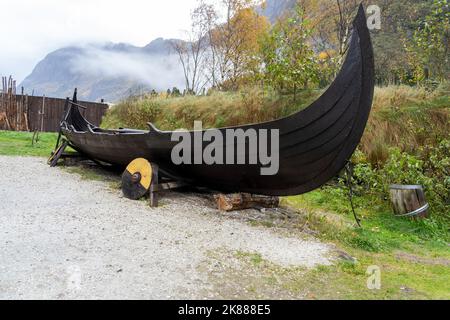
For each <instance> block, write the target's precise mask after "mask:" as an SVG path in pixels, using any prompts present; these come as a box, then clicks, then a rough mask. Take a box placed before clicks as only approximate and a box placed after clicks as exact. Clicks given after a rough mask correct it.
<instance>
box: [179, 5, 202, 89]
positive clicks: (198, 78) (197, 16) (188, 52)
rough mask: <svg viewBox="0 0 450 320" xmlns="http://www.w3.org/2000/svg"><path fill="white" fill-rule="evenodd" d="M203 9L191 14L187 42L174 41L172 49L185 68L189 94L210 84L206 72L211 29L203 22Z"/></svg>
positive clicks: (199, 8) (197, 9) (200, 8)
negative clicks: (208, 36)
mask: <svg viewBox="0 0 450 320" xmlns="http://www.w3.org/2000/svg"><path fill="white" fill-rule="evenodd" d="M202 9H203V7H202V6H199V7H198V8H196V9H195V10H194V11H193V12H192V13H191V19H192V25H191V30H190V31H188V32H186V34H187V41H180V40H174V41H172V48H173V49H174V50H175V52H176V53H177V55H178V58H179V61H180V63H181V66H182V67H183V72H184V78H185V83H186V92H187V93H188V94H195V93H196V92H199V91H200V90H202V89H203V88H204V87H205V85H206V84H207V82H208V79H205V77H207V75H206V73H205V70H206V64H207V63H206V61H207V59H208V53H209V43H208V40H207V35H208V32H209V30H210V29H209V26H208V25H207V24H206V23H205V21H204V20H203V19H204V15H203V12H202Z"/></svg>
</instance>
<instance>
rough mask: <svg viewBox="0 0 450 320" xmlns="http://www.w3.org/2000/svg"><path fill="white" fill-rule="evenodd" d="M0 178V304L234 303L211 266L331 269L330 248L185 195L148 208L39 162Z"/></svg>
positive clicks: (15, 161) (2, 163)
mask: <svg viewBox="0 0 450 320" xmlns="http://www.w3.org/2000/svg"><path fill="white" fill-rule="evenodd" d="M0 172H1V175H0V226H1V227H0V246H1V250H0V299H205V298H214V297H220V298H235V296H233V295H232V294H231V293H230V294H228V293H227V291H224V292H218V291H220V288H217V287H216V286H215V283H213V282H212V281H211V277H210V276H211V274H210V273H211V272H214V273H215V277H216V276H217V273H221V272H222V273H223V274H221V275H220V276H221V278H222V279H227V276H228V275H227V274H226V273H227V272H228V271H227V270H228V269H229V268H222V269H221V268H219V269H218V268H217V265H218V263H219V264H220V263H221V261H222V262H224V263H227V261H228V262H230V261H232V260H233V259H238V258H236V257H239V256H242V255H248V256H254V257H258V259H264V260H265V261H268V262H269V263H271V264H273V265H275V266H280V267H283V268H285V267H298V268H305V269H307V268H313V267H316V266H318V265H329V264H330V263H331V259H332V258H331V256H332V254H331V252H332V248H331V247H330V246H328V245H326V244H323V243H321V242H319V241H318V240H316V239H314V238H312V237H311V236H308V235H306V234H304V235H303V234H295V235H294V234H289V233H285V232H280V231H279V230H277V229H274V228H268V227H267V226H259V225H256V224H250V223H248V222H246V221H244V220H242V219H234V218H233V215H234V213H232V214H226V215H225V214H222V213H220V212H218V211H217V210H216V209H215V208H214V207H213V206H212V204H211V203H210V202H209V201H207V200H206V199H204V198H202V197H200V196H197V195H194V194H181V193H170V194H167V195H165V196H164V198H163V200H162V203H161V204H162V205H161V207H159V208H157V209H151V208H149V207H148V204H147V202H146V201H130V200H127V199H125V198H123V197H122V195H121V192H120V190H118V189H117V188H112V187H111V185H110V184H108V183H107V182H98V181H89V180H83V179H82V178H81V177H80V176H79V175H77V174H73V173H68V172H67V171H65V170H63V169H60V168H56V169H52V168H49V167H48V166H47V165H46V164H45V160H43V159H41V158H20V157H0ZM258 214H260V213H259V211H255V210H253V211H252V210H250V211H247V212H243V213H239V215H250V216H251V215H258ZM235 215H237V213H235ZM233 263H234V262H233ZM235 269H236V268H235ZM237 269H238V271H239V274H240V276H241V277H244V278H245V277H246V276H247V274H246V272H249V274H248V276H249V277H250V276H255V275H254V274H250V273H251V270H248V269H246V268H245V267H244V266H242V267H239V265H238V266H237ZM230 279H232V278H230ZM230 281H232V280H230ZM232 285H233V286H234V287H236V286H240V285H241V286H245V282H242V284H239V283H233V284H232ZM235 289H236V288H235ZM237 289H242V290H243V291H242V292H245V288H237ZM235 291H236V290H235ZM237 291H238V292H240V290H237ZM273 294H274V296H272V298H275V299H276V298H278V297H277V296H276V293H275V292H274V293H273ZM269 297H270V294H269Z"/></svg>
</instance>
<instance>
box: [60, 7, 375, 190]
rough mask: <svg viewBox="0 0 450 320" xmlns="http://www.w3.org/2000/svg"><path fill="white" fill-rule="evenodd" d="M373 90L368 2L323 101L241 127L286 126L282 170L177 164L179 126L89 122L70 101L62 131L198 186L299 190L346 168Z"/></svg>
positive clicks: (84, 144)
mask: <svg viewBox="0 0 450 320" xmlns="http://www.w3.org/2000/svg"><path fill="white" fill-rule="evenodd" d="M373 92H374V61H373V50H372V45H371V41H370V35H369V30H368V28H367V23H366V17H365V14H364V10H363V8H362V7H361V8H360V10H359V13H358V16H357V17H356V19H355V21H354V31H353V36H352V40H351V43H350V47H349V51H348V54H347V57H346V60H345V62H344V64H343V66H342V70H341V71H340V73H339V74H338V76H337V77H336V79H335V81H334V82H333V83H332V84H331V86H330V87H329V88H328V90H327V91H326V92H325V93H324V94H323V95H322V96H321V97H320V98H319V99H318V100H317V101H315V102H314V103H313V104H312V105H311V106H310V107H308V108H307V109H305V110H303V111H301V112H298V113H296V114H294V115H292V116H289V117H287V118H284V119H280V120H276V121H272V122H267V123H261V124H255V125H248V126H242V127H238V128H242V129H243V130H246V129H256V130H260V129H268V130H271V129H278V130H279V133H280V146H279V147H280V150H279V155H280V158H279V171H278V174H276V175H273V176H263V175H261V171H260V170H261V165H249V164H246V165H206V164H201V165H193V164H192V165H183V164H182V165H175V164H174V163H173V162H172V159H171V153H172V149H173V147H174V146H175V145H176V144H177V142H172V141H171V136H172V132H161V131H159V130H157V129H155V128H153V127H151V129H150V131H148V132H147V131H137V130H136V131H134V130H117V131H105V130H100V129H98V128H95V127H89V124H88V123H87V122H86V121H85V120H84V119H83V118H82V117H81V115H80V114H79V112H78V109H77V108H71V110H70V112H69V115H68V117H67V119H66V121H63V123H62V132H63V134H64V135H65V136H66V137H67V139H68V140H69V142H70V143H71V145H72V146H74V147H75V148H76V149H77V150H78V151H80V152H82V153H84V154H86V155H88V156H89V157H91V158H93V159H96V160H101V161H103V162H106V163H111V164H115V165H121V166H126V165H127V164H128V163H130V162H131V161H132V160H134V159H136V158H145V159H148V160H149V161H151V162H153V163H156V164H158V166H159V167H160V169H161V170H162V171H163V172H164V173H165V174H167V175H169V176H171V177H173V178H176V179H178V180H182V181H185V182H188V183H191V184H194V185H197V186H204V187H209V188H212V189H214V190H220V191H224V192H247V193H254V194H262V195H273V196H287V195H298V194H303V193H306V192H309V191H312V190H314V189H316V188H318V187H320V186H322V185H324V184H325V183H326V182H328V181H329V180H331V179H332V178H333V177H335V176H336V175H338V174H339V172H340V171H341V170H342V169H343V168H344V167H345V165H346V163H347V162H348V160H349V159H350V158H351V156H352V154H353V153H354V151H355V149H356V148H357V145H358V144H359V142H360V140H361V137H362V135H363V133H364V130H365V127H366V124H367V120H368V117H369V113H370V110H371V106H372V100H373ZM80 117H81V118H80ZM234 129H236V128H234ZM218 130H220V131H222V132H224V130H226V129H218ZM190 134H191V135H193V134H194V133H193V132H191V133H190ZM234 147H235V148H236V149H238V146H234ZM246 150H248V149H247V148H246Z"/></svg>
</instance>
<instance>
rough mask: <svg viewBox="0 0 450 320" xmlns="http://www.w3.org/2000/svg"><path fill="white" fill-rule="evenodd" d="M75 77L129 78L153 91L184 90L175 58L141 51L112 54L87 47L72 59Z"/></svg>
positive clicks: (177, 61) (174, 56)
mask: <svg viewBox="0 0 450 320" xmlns="http://www.w3.org/2000/svg"><path fill="white" fill-rule="evenodd" d="M71 68H72V70H71V71H72V72H73V73H80V74H84V75H87V76H92V77H95V78H99V77H101V78H127V80H130V81H133V82H136V83H139V84H143V85H146V86H148V87H149V88H150V89H155V90H157V91H165V90H167V89H168V88H173V87H178V88H180V89H182V88H184V86H185V84H184V83H185V82H184V76H183V70H182V68H181V64H180V62H179V60H178V57H177V56H176V55H175V54H167V55H162V54H147V53H144V52H141V50H130V51H111V50H109V49H106V48H105V47H99V46H95V45H88V46H85V47H83V51H82V53H81V54H79V55H76V56H75V57H74V58H72V59H71Z"/></svg>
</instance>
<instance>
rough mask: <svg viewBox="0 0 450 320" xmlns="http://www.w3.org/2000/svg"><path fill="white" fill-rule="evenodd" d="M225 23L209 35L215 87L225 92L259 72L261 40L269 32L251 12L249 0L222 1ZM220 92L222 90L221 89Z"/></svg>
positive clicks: (251, 7)
mask: <svg viewBox="0 0 450 320" xmlns="http://www.w3.org/2000/svg"><path fill="white" fill-rule="evenodd" d="M222 3H223V5H224V6H225V8H226V21H225V22H224V23H221V24H218V25H217V26H216V27H215V28H214V30H213V33H212V46H213V48H214V49H213V50H214V52H215V53H216V58H217V61H216V69H217V73H218V75H219V79H218V81H217V84H218V86H219V87H222V86H223V85H224V84H227V89H232V90H235V89H237V88H238V83H239V80H240V79H242V78H243V77H246V76H249V75H251V74H254V73H255V72H257V71H259V64H258V52H259V50H260V41H259V40H260V38H261V37H262V35H264V34H265V33H266V32H267V31H268V30H269V28H270V23H269V21H268V20H267V18H265V17H263V16H260V15H258V14H257V13H256V11H255V10H254V7H253V5H254V1H251V0H223V1H222ZM222 89H223V88H222Z"/></svg>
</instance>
